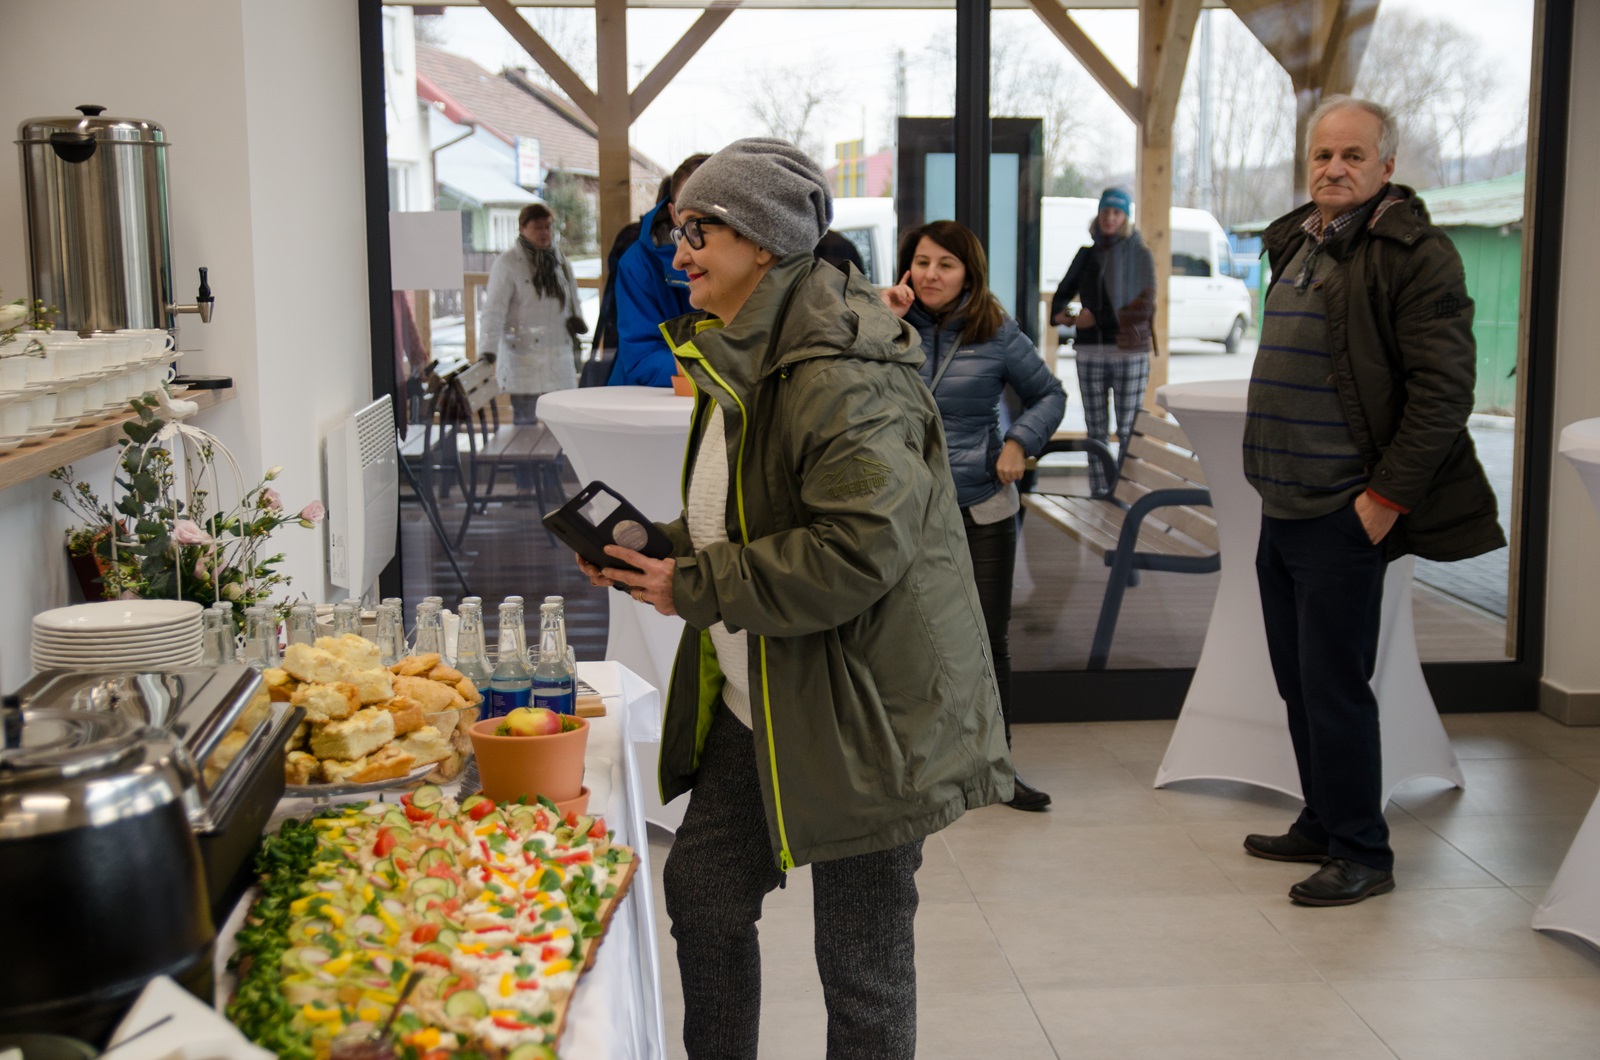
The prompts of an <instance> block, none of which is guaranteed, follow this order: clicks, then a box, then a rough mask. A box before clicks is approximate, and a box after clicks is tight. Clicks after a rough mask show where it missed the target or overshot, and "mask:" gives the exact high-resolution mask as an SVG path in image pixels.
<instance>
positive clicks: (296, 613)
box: [284, 604, 317, 644]
mask: <svg viewBox="0 0 1600 1060" xmlns="http://www.w3.org/2000/svg"><path fill="white" fill-rule="evenodd" d="M316 639H317V605H316V604H295V605H294V606H293V607H291V608H289V628H288V630H287V631H286V633H285V635H284V640H286V641H287V642H288V643H290V644H312V643H314V642H315V641H316Z"/></svg>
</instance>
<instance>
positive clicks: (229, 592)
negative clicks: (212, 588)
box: [222, 582, 244, 600]
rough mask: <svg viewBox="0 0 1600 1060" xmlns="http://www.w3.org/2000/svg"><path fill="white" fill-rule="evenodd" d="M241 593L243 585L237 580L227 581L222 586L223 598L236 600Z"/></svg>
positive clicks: (242, 593) (242, 592)
mask: <svg viewBox="0 0 1600 1060" xmlns="http://www.w3.org/2000/svg"><path fill="white" fill-rule="evenodd" d="M243 595H244V586H242V585H240V584H239V583H238V582H229V583H228V584H227V585H224V586H223V587H222V598H223V599H224V600H237V599H239V597H241V596H243Z"/></svg>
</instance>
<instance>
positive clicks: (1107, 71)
mask: <svg viewBox="0 0 1600 1060" xmlns="http://www.w3.org/2000/svg"><path fill="white" fill-rule="evenodd" d="M1028 6H1029V7H1031V8H1033V13H1034V14H1036V15H1038V16H1039V21H1041V22H1043V23H1044V24H1045V25H1046V26H1048V27H1050V32H1051V33H1054V34H1055V35H1056V39H1057V40H1059V41H1060V42H1061V43H1062V44H1064V45H1066V48H1067V51H1069V52H1071V53H1072V57H1073V58H1074V59H1077V60H1078V62H1079V63H1081V64H1083V68H1084V69H1085V70H1087V71H1088V72H1089V76H1090V77H1092V78H1094V79H1095V81H1096V83H1098V84H1099V85H1100V87H1101V88H1103V89H1105V91H1106V95H1108V96H1110V97H1111V101H1112V102H1113V103H1115V104H1116V105H1117V106H1119V107H1121V108H1122V113H1124V114H1126V115H1127V116H1128V120H1130V121H1132V122H1134V123H1137V122H1138V121H1139V118H1140V116H1141V115H1142V114H1143V113H1144V111H1143V104H1142V102H1141V100H1140V98H1139V90H1138V89H1137V88H1135V87H1133V86H1132V85H1130V84H1129V83H1128V79H1127V78H1126V77H1123V76H1122V71H1120V70H1118V69H1117V67H1116V65H1115V64H1114V63H1112V61H1111V60H1110V59H1107V58H1106V55H1105V52H1102V51H1101V50H1100V48H1099V47H1098V46H1097V45H1096V44H1095V42H1094V41H1092V40H1090V39H1089V35H1088V34H1087V33H1085V32H1084V31H1083V27H1081V26H1079V25H1078V23H1077V22H1076V21H1075V20H1074V19H1073V17H1072V16H1071V15H1070V14H1068V13H1067V10H1066V8H1064V7H1062V6H1061V5H1060V4H1059V3H1057V0H1028Z"/></svg>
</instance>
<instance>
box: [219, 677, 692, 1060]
mask: <svg viewBox="0 0 1600 1060" xmlns="http://www.w3.org/2000/svg"><path fill="white" fill-rule="evenodd" d="M578 674H579V676H580V677H582V678H583V679H584V680H585V681H587V682H589V684H591V685H593V686H594V688H595V690H596V691H598V692H599V693H600V694H601V696H602V697H604V699H605V704H606V716H605V717H603V718H591V719H589V723H590V729H589V746H588V749H587V751H586V752H585V755H584V774H583V781H584V783H585V784H586V785H588V787H589V812H590V813H591V814H601V815H604V817H605V819H606V826H607V827H608V828H611V829H612V830H614V831H615V832H616V833H617V839H618V841H619V842H622V843H626V844H627V845H629V846H631V847H633V849H634V850H635V851H636V852H637V853H638V857H639V867H638V868H637V869H636V870H634V874H633V883H632V884H631V886H630V888H629V890H628V894H627V896H626V897H625V898H624V899H623V900H622V904H621V905H620V906H619V907H618V909H617V911H616V913H615V914H614V915H613V916H612V918H611V926H610V928H609V929H608V930H607V931H606V935H605V939H604V941H603V942H602V943H601V945H600V953H599V955H598V956H597V957H596V958H595V963H594V967H593V968H591V969H590V970H589V971H588V972H587V973H585V974H584V976H583V978H582V979H581V980H580V981H579V983H578V990H577V993H576V994H575V995H574V996H573V1002H572V1008H571V1009H570V1010H569V1013H568V1017H567V1029H566V1032H565V1033H564V1034H563V1035H562V1036H561V1043H560V1049H559V1051H560V1053H561V1056H562V1058H563V1060H658V1058H659V1057H663V1056H665V1055H666V1031H665V1025H664V1023H663V1019H662V1010H661V958H660V954H659V952H658V951H657V948H656V916H655V901H654V899H653V898H652V894H651V892H652V890H653V889H654V885H653V884H652V882H651V874H650V843H649V840H648V838H647V836H646V834H645V818H644V807H643V804H642V800H641V798H640V794H641V785H640V780H639V770H638V767H637V764H636V760H635V758H634V756H633V755H632V754H628V753H626V750H627V749H628V748H630V747H631V746H632V744H633V743H635V742H636V741H638V740H639V739H641V738H644V737H647V736H648V737H650V738H655V737H656V736H659V734H660V732H661V696H660V694H659V693H657V692H656V690H655V689H654V688H652V687H651V686H650V685H649V684H648V683H647V682H645V681H644V680H642V679H641V678H640V677H639V676H638V675H637V674H635V673H633V672H631V671H630V670H629V669H628V668H627V667H625V666H621V665H619V664H617V663H614V662H590V663H579V664H578ZM652 783H653V781H652ZM373 797H374V796H363V798H373ZM314 805H315V804H314V803H313V802H312V801H311V800H309V799H285V800H284V801H283V802H282V803H280V804H279V807H278V818H282V817H287V816H290V815H294V814H301V813H306V812H308V811H309V810H310V809H311V808H312V807H313V806H314ZM254 899H255V891H254V889H252V890H251V891H250V892H248V893H247V894H246V895H245V897H244V899H243V900H242V901H241V902H240V903H239V906H238V907H237V908H236V909H235V910H234V912H233V915H232V916H230V917H229V918H228V922H227V923H226V924H225V925H223V927H222V929H221V931H220V932H219V939H218V942H217V951H216V969H217V991H216V996H217V1006H218V1008H219V1009H220V1008H221V1007H222V1006H223V1005H224V1004H225V1003H226V1001H227V998H228V996H229V995H230V994H231V993H232V989H233V980H232V976H231V975H229V974H228V972H227V962H228V958H229V957H231V956H232V955H233V950H234V945H233V938H234V934H235V933H236V932H237V931H238V930H239V925H240V924H241V923H243V921H244V915H245V913H246V911H247V910H248V907H249V905H250V903H251V902H252V901H254Z"/></svg>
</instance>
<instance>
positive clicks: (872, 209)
mask: <svg viewBox="0 0 1600 1060" xmlns="http://www.w3.org/2000/svg"><path fill="white" fill-rule="evenodd" d="M896 224H897V222H896V220H895V215H894V200H893V199H891V198H887V197H885V198H848V199H834V200H833V225H832V228H833V230H834V231H835V232H838V233H839V234H840V235H842V236H844V237H845V238H846V239H848V240H849V241H850V242H852V243H854V244H855V247H856V249H857V250H859V251H860V252H861V263H862V264H863V265H864V266H866V267H865V268H863V269H862V270H861V272H862V275H864V276H866V278H867V279H868V280H869V281H871V282H872V283H874V284H876V285H877V286H879V287H885V286H887V285H889V284H891V283H894V281H895V280H898V279H899V278H900V277H898V276H895V275H893V273H894V266H895V246H894V237H895V225H896Z"/></svg>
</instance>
